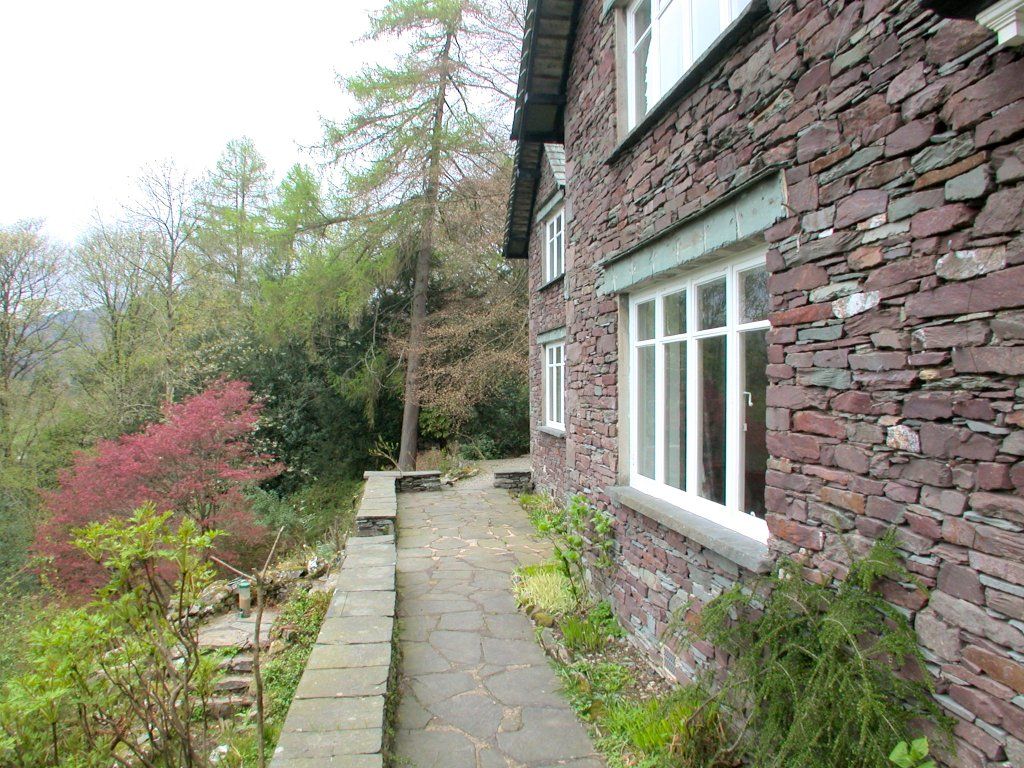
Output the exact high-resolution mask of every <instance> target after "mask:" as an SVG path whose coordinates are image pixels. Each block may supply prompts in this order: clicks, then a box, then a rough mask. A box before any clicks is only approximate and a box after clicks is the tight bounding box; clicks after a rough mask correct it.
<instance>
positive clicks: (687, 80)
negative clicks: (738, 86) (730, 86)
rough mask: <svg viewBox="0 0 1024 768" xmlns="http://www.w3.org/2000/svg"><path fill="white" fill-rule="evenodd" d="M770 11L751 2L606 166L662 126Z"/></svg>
mask: <svg viewBox="0 0 1024 768" xmlns="http://www.w3.org/2000/svg"><path fill="white" fill-rule="evenodd" d="M767 12H768V0H751V3H750V5H748V6H747V7H746V9H745V10H744V11H743V13H741V14H740V15H739V16H738V17H736V19H735V21H733V23H732V24H730V25H729V26H728V27H726V28H725V29H724V30H722V34H720V35H719V36H718V38H717V39H716V40H715V42H713V43H712V44H711V46H710V47H709V48H708V49H707V50H706V51H704V53H702V54H701V56H700V58H698V59H697V60H696V61H695V62H693V66H691V67H690V68H689V69H688V70H686V72H685V73H683V76H682V77H681V78H680V79H679V81H678V82H677V83H676V84H675V85H673V86H672V87H671V88H670V89H669V90H668V92H667V93H666V94H665V95H664V96H662V97H661V99H660V100H659V101H658V102H657V103H656V104H655V105H654V106H653V107H651V108H650V110H649V111H648V112H647V114H646V115H644V118H643V120H641V121H640V122H639V123H637V124H636V125H635V126H634V127H632V128H630V129H629V132H628V133H627V134H626V135H625V137H624V138H623V139H622V141H620V142H619V144H618V146H617V147H615V149H613V150H612V153H611V154H610V155H609V156H608V159H607V160H605V165H611V164H612V163H614V162H615V161H616V160H618V159H619V158H620V157H621V156H622V155H623V154H625V153H626V151H627V150H629V149H630V148H631V147H633V146H634V145H635V144H637V143H638V142H639V141H640V139H642V138H643V137H644V136H646V135H647V133H648V132H649V131H650V129H651V128H653V127H654V125H655V124H656V123H658V122H659V121H660V120H661V118H663V117H664V116H665V115H666V114H668V112H669V111H670V110H672V109H673V108H674V107H675V106H676V104H677V103H678V102H679V101H680V100H681V99H682V98H683V96H685V95H686V94H687V93H689V92H690V91H692V90H693V89H694V88H695V87H696V86H697V85H699V84H700V81H701V80H703V79H704V75H706V74H707V73H708V71H709V70H710V69H711V68H712V67H713V66H715V65H716V64H718V62H719V60H720V59H721V58H722V57H723V56H724V55H725V54H726V53H727V52H728V51H729V50H730V49H731V48H732V47H733V46H734V45H736V43H737V41H738V40H739V39H740V38H741V37H742V36H743V35H745V34H746V33H747V32H748V31H749V30H750V29H751V28H752V27H753V26H754V24H755V23H756V22H757V21H758V20H759V19H760V18H761V17H762V16H764V15H765V14H766V13H767Z"/></svg>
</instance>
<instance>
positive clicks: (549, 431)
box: [537, 425, 565, 440]
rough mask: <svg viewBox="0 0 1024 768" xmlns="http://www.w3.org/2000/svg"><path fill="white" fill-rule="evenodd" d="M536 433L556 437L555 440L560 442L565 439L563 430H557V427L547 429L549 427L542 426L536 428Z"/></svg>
mask: <svg viewBox="0 0 1024 768" xmlns="http://www.w3.org/2000/svg"><path fill="white" fill-rule="evenodd" d="M537 431H538V432H540V433H542V434H545V435H549V436H550V437H557V438H560V439H562V440H564V439H565V430H564V429H559V428H558V427H549V426H546V425H543V426H539V427H537Z"/></svg>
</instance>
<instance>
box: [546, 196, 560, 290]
mask: <svg viewBox="0 0 1024 768" xmlns="http://www.w3.org/2000/svg"><path fill="white" fill-rule="evenodd" d="M562 274H565V208H563V207H562V206H561V205H560V206H558V207H557V208H556V209H555V210H554V211H553V212H552V213H551V215H550V216H548V218H547V219H546V220H545V222H544V282H545V283H550V282H551V281H552V280H554V279H555V278H556V277H558V276H560V275H562Z"/></svg>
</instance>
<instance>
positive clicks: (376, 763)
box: [274, 754, 384, 768]
mask: <svg viewBox="0 0 1024 768" xmlns="http://www.w3.org/2000/svg"><path fill="white" fill-rule="evenodd" d="M383 766H384V758H383V756H382V755H380V754H376V755H330V756H327V757H300V758H275V760H274V768H383Z"/></svg>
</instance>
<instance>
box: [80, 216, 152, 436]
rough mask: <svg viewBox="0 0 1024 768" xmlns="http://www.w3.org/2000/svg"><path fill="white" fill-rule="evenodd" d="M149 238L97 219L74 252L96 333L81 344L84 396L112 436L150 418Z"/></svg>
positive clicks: (146, 235) (81, 290)
mask: <svg viewBox="0 0 1024 768" xmlns="http://www.w3.org/2000/svg"><path fill="white" fill-rule="evenodd" d="M154 250H155V245H154V243H153V236H152V235H151V234H147V233H146V232H143V231H140V230H138V229H134V228H132V227H130V226H128V225H125V224H114V225H108V224H106V223H105V222H103V221H102V220H99V219H97V221H96V223H95V224H94V225H93V227H92V229H91V230H90V231H89V232H88V233H87V234H86V235H85V237H84V238H83V239H82V240H81V242H80V243H79V245H78V247H77V248H76V249H75V257H76V272H77V277H78V280H77V285H78V289H79V292H80V294H81V300H82V303H83V304H84V305H85V306H86V307H87V308H88V309H89V311H90V312H92V313H93V314H94V316H95V322H96V329H95V330H96V332H95V333H94V334H89V335H87V336H86V338H84V339H83V341H82V344H83V347H84V348H85V349H86V351H87V352H88V353H89V355H88V359H89V364H90V368H91V371H92V373H93V374H94V375H93V376H91V377H90V382H89V385H88V386H87V387H85V388H84V389H85V391H86V394H87V396H88V397H90V398H91V399H92V400H93V401H94V402H96V403H98V404H99V405H100V407H101V409H102V411H103V413H104V417H105V418H106V419H109V420H110V421H111V422H112V425H113V426H114V427H116V431H117V432H119V433H120V432H124V431H126V430H127V429H129V428H130V427H131V426H133V425H134V424H136V423H138V422H139V421H140V420H143V419H145V418H146V417H148V416H151V415H152V403H151V402H150V401H151V399H152V398H151V397H147V396H146V394H145V390H148V389H149V386H148V385H149V381H148V377H144V376H141V375H140V374H141V373H142V370H143V369H145V368H148V367H149V366H148V362H149V359H150V357H151V356H150V354H149V353H148V349H149V347H150V346H151V344H150V343H151V342H152V341H153V338H152V332H151V320H152V314H153V313H152V310H151V307H150V304H149V301H148V300H149V297H150V295H151V293H152V285H153V281H152V277H151V272H152V271H153V270H152V269H151V268H150V267H149V265H147V259H148V258H149V254H150V253H152V252H153V251H154Z"/></svg>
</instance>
